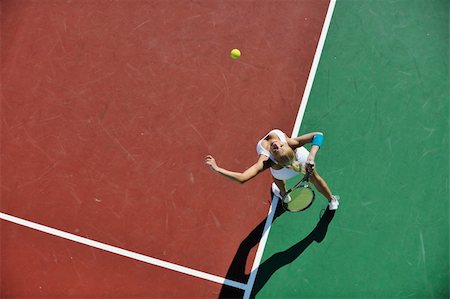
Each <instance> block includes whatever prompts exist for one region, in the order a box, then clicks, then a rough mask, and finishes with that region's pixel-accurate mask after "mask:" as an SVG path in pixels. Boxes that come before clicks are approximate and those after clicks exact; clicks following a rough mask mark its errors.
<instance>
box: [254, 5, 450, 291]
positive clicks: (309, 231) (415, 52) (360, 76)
mask: <svg viewBox="0 0 450 299" xmlns="http://www.w3.org/2000/svg"><path fill="white" fill-rule="evenodd" d="M448 28H449V2H448V1H447V0H401V1H392V0H390V1H367V0H359V1H345V0H340V1H339V0H338V1H337V4H336V7H335V10H334V14H333V19H332V22H331V25H330V28H329V31H328V35H327V39H326V43H325V47H324V51H323V53H322V56H321V60H320V64H319V68H318V71H317V74H316V77H315V81H314V85H313V89H312V92H311V95H310V97H309V102H308V106H307V108H306V113H305V117H304V119H303V124H302V126H301V129H300V134H301V133H305V132H310V131H317V130H320V131H323V132H324V133H325V144H324V146H323V147H322V148H321V150H320V152H319V154H318V156H317V160H316V163H317V168H318V170H319V173H320V174H321V175H322V177H323V178H324V179H325V180H326V181H327V182H328V184H329V185H330V187H331V189H332V190H333V192H334V193H335V194H339V195H340V196H341V205H340V207H339V210H337V212H336V213H335V214H334V217H332V216H333V215H331V216H330V215H328V214H327V215H325V217H328V219H325V218H324V219H322V221H321V223H320V224H319V225H318V222H319V219H320V216H321V214H322V213H323V211H324V209H325V207H326V201H325V199H324V197H323V196H321V195H320V194H319V195H318V196H317V199H316V202H315V203H314V205H313V207H311V208H310V209H309V210H307V211H306V212H303V213H299V214H286V213H285V214H283V215H281V216H280V217H278V218H277V219H276V220H275V221H274V223H273V225H272V228H271V231H270V235H269V240H268V243H267V245H266V248H265V251H264V255H263V259H262V264H261V266H260V268H259V271H258V275H257V278H256V283H255V289H254V292H253V295H254V296H256V298H448V297H449V111H450V110H449V109H450V108H449V63H448V60H449V31H448ZM327 221H329V222H330V223H329V225H328V226H327ZM316 225H318V226H317V227H316Z"/></svg>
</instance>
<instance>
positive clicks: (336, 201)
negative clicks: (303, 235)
mask: <svg viewBox="0 0 450 299" xmlns="http://www.w3.org/2000/svg"><path fill="white" fill-rule="evenodd" d="M332 197H333V199H332V200H331V201H330V202H329V203H328V208H329V209H330V210H331V211H334V210H337V209H338V207H339V199H341V198H340V197H339V195H333V196H332Z"/></svg>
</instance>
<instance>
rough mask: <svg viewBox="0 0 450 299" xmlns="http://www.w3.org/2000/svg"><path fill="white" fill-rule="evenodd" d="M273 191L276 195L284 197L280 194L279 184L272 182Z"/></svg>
mask: <svg viewBox="0 0 450 299" xmlns="http://www.w3.org/2000/svg"><path fill="white" fill-rule="evenodd" d="M272 192H273V194H274V195H275V196H276V197H278V198H283V196H281V194H280V188H278V186H277V184H275V183H272Z"/></svg>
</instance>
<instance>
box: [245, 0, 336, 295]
mask: <svg viewBox="0 0 450 299" xmlns="http://www.w3.org/2000/svg"><path fill="white" fill-rule="evenodd" d="M335 5H336V0H330V4H329V6H328V11H327V15H326V17H325V21H324V23H323V27H322V32H321V34H320V38H319V42H318V44H317V49H316V53H315V54H314V59H313V63H312V66H311V71H310V72H309V76H308V81H307V82H306V87H305V92H304V93H303V98H302V101H301V104H300V108H299V111H298V113H297V118H296V120H295V124H294V129H293V130H292V134H291V137H297V135H298V132H299V131H300V126H301V124H302V121H303V115H304V114H305V110H306V105H307V103H308V99H309V95H310V93H311V89H312V85H313V83H314V78H315V76H316V71H317V67H318V66H319V61H320V56H321V55H322V50H323V46H324V45H325V39H326V37H327V33H328V28H329V27H330V23H331V17H332V16H333V11H334V6H335ZM277 204H278V197H276V196H274V197H273V199H272V205H271V206H270V209H269V214H268V216H267V220H266V224H265V226H264V233H263V236H262V238H261V241H260V242H259V246H258V250H257V252H256V257H255V261H254V262H253V266H252V272H251V273H250V277H249V279H248V282H247V288H246V289H245V293H244V299H248V298H250V295H251V292H252V289H253V285H254V283H255V279H256V274H257V273H258V268H259V265H260V264H261V259H262V255H263V253H264V248H265V247H266V243H267V238H268V237H269V231H270V227H271V225H272V222H273V217H274V215H275V210H276V207H277Z"/></svg>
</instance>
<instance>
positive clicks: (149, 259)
mask: <svg viewBox="0 0 450 299" xmlns="http://www.w3.org/2000/svg"><path fill="white" fill-rule="evenodd" d="M0 219H3V220H5V221H9V222H13V223H15V224H19V225H22V226H26V227H28V228H32V229H35V230H38V231H41V232H44V233H47V234H50V235H54V236H57V237H60V238H64V239H67V240H71V241H74V242H77V243H81V244H84V245H87V246H91V247H95V248H98V249H102V250H105V251H108V252H111V253H115V254H118V255H121V256H125V257H128V258H131V259H135V260H138V261H141V262H144V263H147V264H152V265H155V266H159V267H162V268H166V269H170V270H173V271H177V272H180V273H184V274H187V275H191V276H194V277H198V278H201V279H205V280H209V281H212V282H216V283H219V284H225V285H228V286H232V287H235V288H238V289H242V290H244V289H245V288H246V285H245V284H243V283H240V282H237V281H233V280H229V279H226V278H223V277H219V276H216V275H212V274H209V273H205V272H201V271H198V270H194V269H190V268H187V267H183V266H180V265H176V264H173V263H169V262H166V261H163V260H159V259H156V258H153V257H149V256H146V255H143V254H139V253H135V252H132V251H129V250H125V249H122V248H118V247H115V246H111V245H107V244H104V243H100V242H97V241H93V240H90V239H86V238H83V237H80V236H77V235H74V234H71V233H67V232H64V231H61V230H58V229H54V228H51V227H48V226H45V225H41V224H37V223H34V222H31V221H28V220H24V219H21V218H17V217H14V216H11V215H8V214H5V213H1V212H0Z"/></svg>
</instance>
